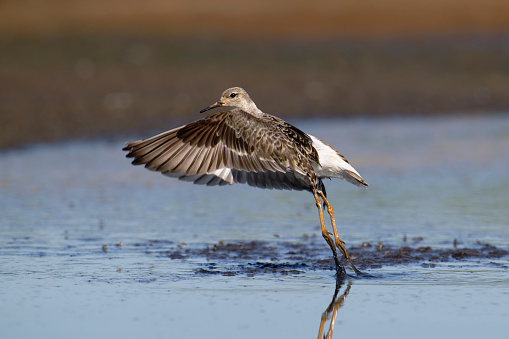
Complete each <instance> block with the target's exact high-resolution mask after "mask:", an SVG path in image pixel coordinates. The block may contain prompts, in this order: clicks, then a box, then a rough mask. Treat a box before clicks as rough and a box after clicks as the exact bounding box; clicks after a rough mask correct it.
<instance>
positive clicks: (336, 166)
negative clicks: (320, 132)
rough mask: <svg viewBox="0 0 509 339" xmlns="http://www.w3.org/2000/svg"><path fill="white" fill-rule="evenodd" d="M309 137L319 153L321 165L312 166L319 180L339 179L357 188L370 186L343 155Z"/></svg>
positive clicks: (318, 140)
mask: <svg viewBox="0 0 509 339" xmlns="http://www.w3.org/2000/svg"><path fill="white" fill-rule="evenodd" d="M308 135H309V134H308ZM309 137H310V138H311V140H312V143H313V147H314V148H315V149H316V151H317V152H318V159H319V162H320V163H319V164H316V163H312V166H313V169H314V170H315V173H316V175H317V176H318V177H319V178H338V179H343V180H346V181H348V182H350V183H352V184H354V185H357V186H367V185H368V184H367V183H366V182H365V181H364V179H362V177H361V176H360V174H359V173H358V172H357V171H356V170H355V168H353V166H352V165H350V164H349V163H348V161H347V160H346V158H345V157H343V156H342V155H341V153H339V152H338V151H337V150H336V149H334V148H333V147H332V146H330V145H328V144H326V143H325V142H323V141H321V140H320V139H318V138H316V137H314V136H312V135H309Z"/></svg>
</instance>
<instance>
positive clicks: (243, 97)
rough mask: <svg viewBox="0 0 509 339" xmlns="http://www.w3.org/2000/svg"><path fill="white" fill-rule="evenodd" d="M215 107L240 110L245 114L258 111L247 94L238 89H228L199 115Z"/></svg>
mask: <svg viewBox="0 0 509 339" xmlns="http://www.w3.org/2000/svg"><path fill="white" fill-rule="evenodd" d="M216 107H231V108H240V109H241V110H243V111H246V112H253V111H258V107H256V105H255V103H254V102H253V100H251V98H250V97H249V94H247V92H246V91H245V90H244V89H243V88H240V87H232V88H228V89H227V90H226V91H224V92H223V94H221V98H220V99H219V101H217V102H215V103H214V104H212V105H210V106H208V107H206V108H204V109H202V110H201V111H200V113H203V112H206V111H208V110H210V109H212V108H216Z"/></svg>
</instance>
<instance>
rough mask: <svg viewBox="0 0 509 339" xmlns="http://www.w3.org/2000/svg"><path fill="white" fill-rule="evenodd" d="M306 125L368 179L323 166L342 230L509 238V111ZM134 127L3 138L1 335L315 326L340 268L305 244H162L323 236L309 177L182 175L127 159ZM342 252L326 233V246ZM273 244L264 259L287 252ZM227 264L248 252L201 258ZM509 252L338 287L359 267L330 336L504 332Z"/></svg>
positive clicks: (279, 330)
mask: <svg viewBox="0 0 509 339" xmlns="http://www.w3.org/2000/svg"><path fill="white" fill-rule="evenodd" d="M294 124H295V125H297V126H298V127H300V128H301V129H303V130H305V131H307V132H308V133H310V134H313V135H315V136H317V137H319V138H321V139H324V140H326V141H327V142H329V143H330V144H332V145H334V146H336V147H337V148H338V149H339V150H340V151H341V152H343V153H344V154H345V155H346V156H347V158H348V159H349V160H350V162H351V163H352V164H353V165H354V166H355V167H356V168H357V169H358V170H359V172H360V173H361V175H362V176H363V177H364V178H365V179H366V181H367V182H368V183H369V184H370V187H369V188H368V189H359V188H357V187H354V186H352V185H349V184H348V183H346V182H342V181H339V180H334V181H326V182H325V184H326V186H327V192H328V196H329V200H330V202H331V203H332V204H333V205H334V207H335V211H336V218H337V220H338V225H339V229H340V235H341V237H342V239H343V240H345V241H346V242H347V246H359V245H360V244H362V243H363V242H366V241H368V242H371V243H378V242H379V241H383V243H384V245H394V246H411V247H417V246H431V247H433V248H444V249H446V248H452V247H453V241H454V239H457V243H458V246H460V247H469V248H475V247H476V246H477V247H478V246H480V245H479V244H478V242H480V243H482V244H484V243H489V244H491V245H494V246H497V247H499V248H503V249H507V248H508V239H509V209H508V208H507V207H508V206H509V194H507V192H508V191H509V176H508V175H507V173H508V171H509V117H508V116H507V115H498V116H492V117H479V118H476V117H461V118H460V117H455V118H433V119H424V118H411V119H401V118H399V119H396V118H384V119H367V120H364V119H355V120H313V121H295V122H294ZM169 127H170V126H169ZM127 140H130V138H128V139H127ZM122 144H123V141H82V142H70V143H65V144H55V145H43V146H35V147H32V148H27V149H20V150H11V151H7V152H3V153H2V161H1V163H0V192H1V195H0V261H1V266H0V336H1V337H2V338H21V337H36V336H37V337H43V338H44V337H53V338H54V337H69V336H73V337H77V338H88V337H91V336H100V337H106V336H112V337H126V338H134V337H149V336H161V337H169V338H180V337H184V336H185V337H190V338H197V337H205V336H207V337H213V338H214V337H221V338H237V337H243V338H259V337H267V338H274V337H283V338H290V337H292V338H309V337H316V336H317V334H318V330H319V325H320V317H321V316H322V313H323V312H324V311H325V310H326V308H327V307H328V306H329V304H330V302H331V301H332V297H333V294H334V288H335V285H336V282H335V278H334V274H333V273H334V272H333V271H332V270H330V269H323V268H313V267H310V266H305V265H304V264H305V260H303V261H300V262H298V263H296V264H299V265H301V266H299V267H300V268H299V269H298V270H297V271H296V272H294V273H292V272H293V271H290V273H288V272H286V273H283V271H281V270H279V271H278V270H276V271H275V273H267V272H263V271H262V270H260V273H259V274H257V273H256V272H257V270H256V269H254V270H250V271H249V272H250V273H249V274H248V273H247V272H246V273H243V271H242V267H244V266H245V265H251V264H256V262H258V261H259V260H256V261H253V262H251V261H246V262H240V263H239V262H238V261H237V260H232V259H225V260H210V259H207V258H206V257H203V256H195V257H183V258H171V257H169V256H168V255H166V251H169V250H174V249H176V248H179V247H182V248H183V249H186V248H206V247H207V246H213V245H214V244H216V243H218V242H219V241H224V242H231V243H238V242H244V243H246V242H249V241H253V240H256V241H266V242H268V243H272V242H273V243H275V244H276V245H277V244H281V243H302V242H306V241H318V240H320V241H323V240H321V236H320V230H319V223H318V215H317V211H316V207H315V205H314V200H313V197H312V196H311V195H310V194H309V193H306V192H288V191H269V190H259V189H254V188H251V187H246V186H242V185H236V186H231V187H221V188H218V187H214V188H208V187H203V186H197V185H191V184H189V183H183V182H180V181H178V180H174V179H169V178H166V177H164V176H162V175H160V174H157V173H152V172H149V171H147V170H145V169H143V168H141V167H134V166H131V165H130V164H129V160H128V159H125V158H124V154H122V152H121V148H122ZM404 237H406V239H407V241H406V242H404V241H403V239H404ZM310 239H311V240H310ZM275 247H277V246H275ZM329 251H330V250H329V249H328V247H327V245H326V243H325V242H324V241H323V255H322V256H323V258H324V259H329V258H330V253H329ZM278 257H279V258H283V253H282V252H281V253H278V249H275V250H274V256H273V257H271V258H269V259H267V258H261V259H260V260H262V263H264V262H265V263H271V264H274V265H285V263H286V261H285V259H282V260H279V259H278ZM291 264H292V265H293V264H295V263H291ZM232 266H233V267H241V268H240V269H239V272H237V273H236V274H234V275H230V274H203V273H200V272H202V271H203V269H206V270H208V271H210V270H212V271H213V270H218V271H221V269H223V268H224V269H225V270H226V271H228V270H227V269H228V268H231V267H232ZM508 267H509V258H507V257H502V258H498V259H496V258H495V259H475V260H474V259H467V260H455V259H451V260H448V261H444V262H436V263H434V264H433V265H428V264H427V263H420V262H418V263H413V264H407V265H393V266H383V267H381V268H376V269H375V268H372V269H367V272H368V273H370V274H372V275H374V276H375V278H373V279H349V280H348V281H345V282H344V283H343V285H342V286H341V289H340V291H339V295H341V294H342V293H343V292H344V291H345V289H346V288H347V286H348V283H351V287H350V289H349V291H348V295H346V296H345V298H344V300H343V302H342V305H341V306H339V305H338V307H339V310H338V312H337V316H336V318H335V322H334V325H335V326H334V337H340V336H345V335H346V336H348V335H350V336H357V337H359V338H364V337H373V336H375V335H376V336H379V337H380V336H381V337H388V336H392V337H395V338H403V337H407V336H412V337H414V338H425V337H426V338H428V337H430V336H434V337H460V336H461V337H464V338H474V337H478V336H480V335H483V336H485V335H492V336H496V337H503V336H504V335H506V327H507V323H508V321H509V309H508V308H507V305H508V304H509V272H508ZM253 272H255V273H253ZM328 328H329V323H326V324H325V332H326V331H327V330H328Z"/></svg>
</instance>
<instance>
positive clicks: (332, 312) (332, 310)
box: [318, 278, 352, 339]
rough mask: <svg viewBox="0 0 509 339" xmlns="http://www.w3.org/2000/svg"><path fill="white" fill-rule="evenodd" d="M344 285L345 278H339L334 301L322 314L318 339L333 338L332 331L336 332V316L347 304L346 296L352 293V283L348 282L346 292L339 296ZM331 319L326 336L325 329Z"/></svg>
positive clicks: (333, 297)
mask: <svg viewBox="0 0 509 339" xmlns="http://www.w3.org/2000/svg"><path fill="white" fill-rule="evenodd" d="M344 283H345V279H344V278H337V280H336V289H335V290H334V295H333V296H332V301H331V303H330V304H329V306H328V307H327V308H326V309H325V311H324V312H323V313H322V318H321V319H320V329H319V330H318V339H320V338H322V335H323V338H327V339H330V338H332V331H334V324H335V322H336V316H337V315H338V309H339V308H340V307H341V306H343V304H344V303H345V299H346V296H347V295H348V293H349V292H350V287H351V286H352V281H351V280H348V284H347V286H346V288H345V290H344V292H343V293H342V294H341V295H340V296H338V293H339V291H340V290H341V287H342V286H343V285H344ZM329 317H330V325H329V330H328V331H327V334H325V335H324V334H323V328H324V326H325V323H326V322H327V319H329Z"/></svg>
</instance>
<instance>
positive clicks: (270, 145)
mask: <svg viewBox="0 0 509 339" xmlns="http://www.w3.org/2000/svg"><path fill="white" fill-rule="evenodd" d="M214 108H222V109H221V111H220V112H217V113H213V114H210V115H208V116H206V117H205V118H203V119H200V120H197V121H194V122H191V123H189V124H187V125H184V126H180V127H177V128H174V129H171V130H169V131H166V132H163V133H160V134H158V135H155V136H153V137H150V138H147V139H143V140H137V141H131V142H127V143H126V144H125V147H124V148H123V150H124V151H127V152H128V153H127V155H126V157H128V158H134V159H133V161H132V164H133V165H144V166H145V167H146V168H147V169H149V170H153V171H157V172H161V173H162V174H164V175H166V176H169V177H174V178H178V179H179V180H183V181H190V182H193V183H195V184H202V185H207V186H217V185H219V186H224V185H233V184H248V185H250V186H254V187H259V188H265V189H284V190H298V191H309V192H311V193H312V194H313V196H314V198H315V203H316V206H317V208H318V215H319V218H320V226H321V231H322V236H323V238H324V239H325V241H326V242H327V244H328V245H329V247H330V248H331V250H332V253H333V258H334V262H335V265H336V273H337V274H346V270H345V268H344V267H343V266H342V265H341V264H340V261H339V259H338V256H337V251H336V247H337V248H338V249H339V251H340V252H341V253H342V254H343V256H344V258H345V259H346V260H347V262H348V264H349V266H350V267H351V268H352V269H353V271H354V272H355V273H356V274H357V275H361V274H362V272H361V271H359V270H358V269H357V268H356V267H355V265H354V264H353V262H352V259H351V257H350V256H349V254H348V252H347V250H346V247H345V245H344V244H345V243H344V241H343V240H341V239H340V238H339V235H338V231H337V227H336V219H335V216H334V209H333V207H332V205H331V204H330V203H329V201H328V200H327V195H326V191H325V186H324V183H323V179H325V178H329V179H330V178H339V179H343V180H346V181H347V182H349V183H352V184H354V185H356V186H364V187H365V186H368V184H367V183H366V181H364V179H363V178H362V177H361V176H360V174H359V173H358V172H357V171H356V170H355V169H354V168H353V166H352V165H351V164H350V163H349V162H348V160H347V159H346V158H345V157H344V156H343V155H342V154H341V153H340V152H339V151H337V150H336V149H335V148H334V147H332V146H331V145H329V144H328V143H326V142H325V141H322V140H320V139H318V138H317V137H314V136H312V135H310V134H307V133H304V132H303V131H301V130H300V129H299V128H297V127H295V126H293V125H291V124H289V123H287V122H285V121H284V120H282V119H280V118H278V117H276V116H273V115H270V114H267V113H264V112H262V111H261V110H260V109H259V108H258V107H257V106H256V104H255V103H254V101H253V100H251V98H250V96H249V94H248V93H247V92H246V91H245V90H244V89H243V88H241V87H232V88H229V89H227V90H225V91H224V92H223V93H222V95H221V97H220V99H219V101H217V102H215V103H213V104H212V105H210V106H207V107H206V108H204V109H202V110H201V111H200V113H204V112H208V111H210V110H212V109H214ZM322 202H323V203H322ZM325 207H326V208H327V211H328V213H329V216H330V219H331V224H332V231H333V232H332V233H330V232H329V231H328V230H327V228H326V226H325V222H324V215H323V210H324V209H325ZM331 235H332V236H333V238H334V239H333V238H332V237H331Z"/></svg>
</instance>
